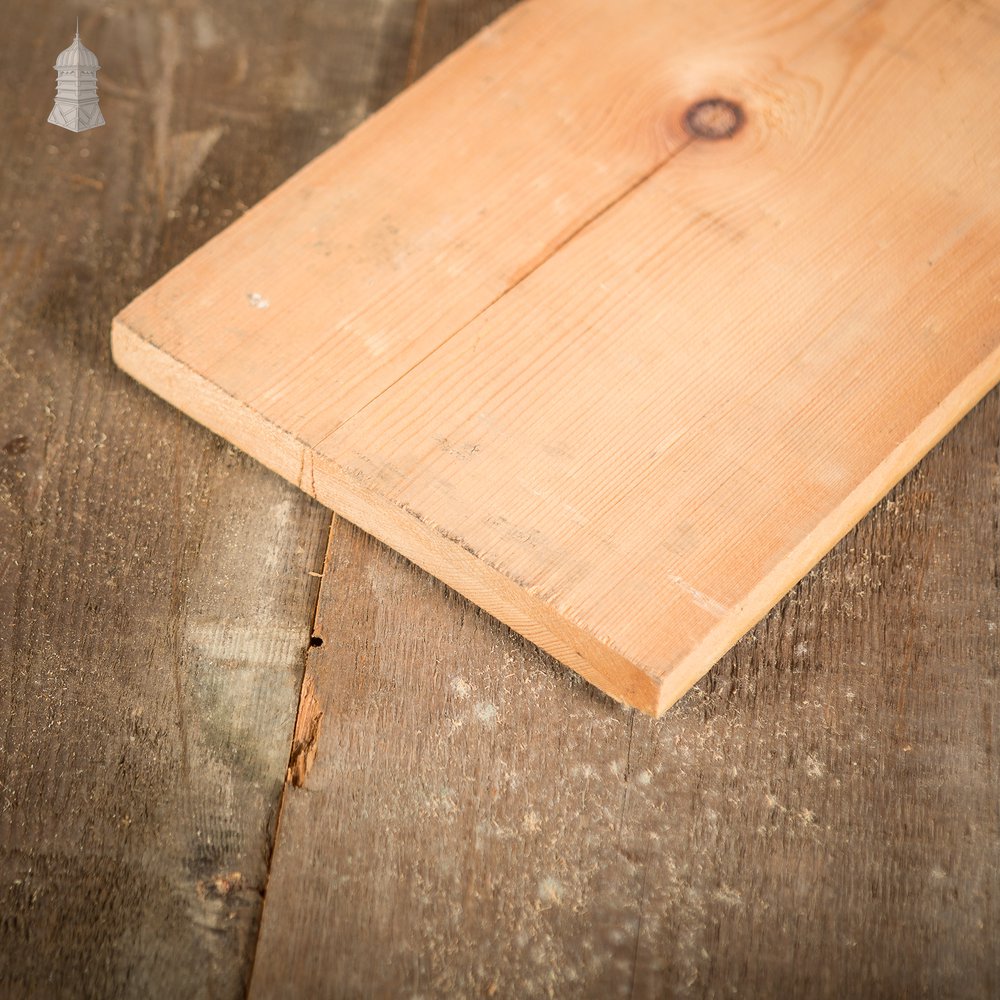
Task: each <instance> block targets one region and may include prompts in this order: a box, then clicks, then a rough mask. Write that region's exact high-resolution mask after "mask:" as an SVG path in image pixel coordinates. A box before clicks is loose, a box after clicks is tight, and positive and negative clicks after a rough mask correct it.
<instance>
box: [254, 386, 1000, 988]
mask: <svg viewBox="0 0 1000 1000" xmlns="http://www.w3.org/2000/svg"><path fill="white" fill-rule="evenodd" d="M998 427H1000V394H998V393H997V392H993V393H991V394H990V395H989V396H988V397H987V399H986V400H985V402H984V403H983V404H981V405H980V406H979V407H978V408H977V409H976V410H974V411H973V413H972V414H971V415H970V416H969V417H968V418H967V419H966V420H965V421H964V422H963V423H962V424H961V425H960V426H959V428H958V429H957V430H956V432H955V433H954V434H952V435H951V436H949V437H948V439H947V440H946V441H945V442H944V443H943V445H942V446H941V447H940V448H938V449H936V450H935V451H934V452H933V453H932V454H931V455H930V456H929V457H928V458H927V459H925V461H924V462H923V463H922V464H921V465H919V466H918V467H917V469H916V470H915V471H914V472H913V473H911V474H910V475H909V476H908V477H907V478H906V479H905V480H904V481H903V483H902V484H901V485H900V486H899V487H898V488H897V489H896V490H895V491H894V492H893V493H892V494H890V496H889V498H888V499H887V500H886V501H884V502H882V503H881V504H879V506H878V507H877V508H876V510H875V511H874V512H873V513H872V514H871V515H870V516H869V517H867V518H866V519H865V520H864V521H862V522H861V524H860V525H859V526H858V527H857V528H856V529H855V530H853V531H852V532H851V533H850V534H849V535H848V536H847V538H846V539H845V540H844V541H843V542H842V543H841V544H840V545H839V546H838V547H837V548H836V549H834V551H833V552H832V553H831V555H830V556H829V558H828V559H826V560H825V561H824V562H823V563H822V564H821V565H820V567H819V568H818V569H816V570H815V571H813V572H812V573H811V574H810V575H809V576H807V577H806V579H805V580H804V581H803V582H802V583H801V584H800V585H798V586H797V587H796V588H795V589H794V590H793V591H792V592H791V594H790V595H789V596H788V597H787V598H786V599H785V600H784V601H782V602H781V604H779V606H778V608H777V609H776V610H775V611H774V612H773V613H772V614H771V615H769V616H768V617H767V618H766V619H765V621H764V622H762V623H761V624H760V625H759V626H757V628H755V629H754V630H753V631H751V632H750V633H749V635H748V636H747V637H746V638H744V639H743V640H742V641H741V642H740V643H739V644H738V645H737V646H736V647H735V648H734V649H733V650H732V651H731V652H730V653H728V654H727V655H726V656H725V657H724V658H723V659H722V661H721V662H720V663H719V665H718V667H717V668H716V669H715V670H713V671H712V672H711V673H710V674H709V675H708V676H707V677H706V678H704V679H703V680H702V681H701V682H700V683H699V684H698V685H697V686H696V687H695V688H694V689H693V690H692V691H691V692H690V694H689V695H688V696H687V697H686V698H684V699H682V700H681V702H679V703H678V705H677V707H676V708H675V710H674V711H672V712H670V713H668V714H667V715H666V716H664V717H663V718H661V719H659V720H653V719H650V718H648V717H646V716H644V715H642V714H639V713H638V712H636V711H634V710H626V709H623V708H622V707H621V706H619V705H617V704H615V703H613V702H612V701H611V700H610V699H608V698H606V697H604V696H602V695H600V694H598V693H597V692H596V691H594V689H592V688H590V687H588V686H587V685H585V684H583V683H576V684H574V683H573V680H574V679H575V678H574V677H573V675H571V674H569V673H568V672H567V671H566V670H564V669H563V668H561V667H560V666H559V665H558V664H556V663H555V662H554V661H553V660H551V659H550V658H548V657H547V656H545V655H544V654H543V653H541V652H539V651H538V650H537V649H535V648H534V647H532V646H531V645H530V644H528V643H526V642H525V641H523V640H522V639H521V638H519V637H518V636H516V635H515V634H514V633H512V632H508V631H507V630H505V629H502V628H500V627H498V626H497V625H495V624H494V623H493V622H492V621H491V620H490V619H489V618H488V617H487V616H486V615H484V614H483V613H482V612H481V611H479V610H478V609H476V608H475V607H473V606H472V605H471V604H469V603H468V602H466V601H465V600H463V599H461V598H460V597H458V596H457V595H455V594H454V593H453V592H452V591H450V590H448V589H447V588H445V587H443V586H442V585H441V584H440V583H438V582H437V581H435V580H433V579H432V578H430V577H429V576H427V575H426V574H423V573H421V572H420V571H419V570H417V569H416V568H415V567H414V566H412V565H411V564H409V563H407V562H406V561H405V560H404V559H402V558H401V557H399V556H398V555H396V554H395V553H393V552H392V551H390V550H389V549H387V548H385V547H384V546H382V545H381V544H379V543H378V542H376V541H374V540H373V539H371V538H369V537H367V536H365V535H363V534H362V533H361V532H359V531H358V530H357V529H355V528H354V527H352V526H350V525H349V524H347V523H346V522H344V521H342V520H337V521H336V522H335V528H334V531H333V532H332V534H331V541H330V548H329V552H328V554H327V559H326V567H325V576H324V579H323V585H322V590H321V594H320V603H319V610H318V613H317V621H316V626H315V631H316V634H317V635H318V636H320V637H321V638H322V639H323V645H322V646H321V647H319V648H315V649H311V650H310V651H309V654H308V665H307V673H306V685H305V687H306V689H307V690H308V691H309V692H311V695H310V698H309V699H308V700H307V703H306V704H305V705H304V706H303V708H304V710H305V711H307V712H308V713H310V715H311V717H312V718H313V719H316V718H319V717H320V715H321V720H320V725H319V730H318V740H317V742H316V745H315V746H314V747H313V763H312V767H311V770H309V771H308V773H307V775H306V776H305V779H304V783H303V785H302V787H289V788H288V790H287V792H286V796H285V801H284V807H283V810H282V816H281V822H280V824H279V830H278V838H277V843H276V846H275V854H274V859H273V862H272V868H271V874H270V879H269V882H268V889H267V897H266V901H265V904H264V913H263V918H262V924H261V937H260V941H259V944H258V949H257V956H256V960H255V964H254V974H253V979H252V982H251V991H250V996H251V998H252V1000H267V998H270V997H278V996H303V997H305V996H308V997H330V998H334V997H338V998H339V997H390V996H391V997H418V996H419V997H454V996H462V997H474V996H488V997H512V998H514V997H517V998H520V997H561V998H575V997H580V998H590V997H609V998H610V997H630V998H647V997H648V998H657V997H674V996H678V997H723V996H740V997H743V996H746V997H758V996H759V997H772V996H794V997H811V998H815V997H829V998H838V1000H839V998H843V997H866V998H895V997H942V996H947V997H955V998H987V997H993V996H996V994H997V990H998V989H1000V938H998V936H997V933H996V929H997V927H998V926H1000V894H998V892H997V889H998V887H1000V814H998V809H997V803H998V801H1000V770H998V767H997V747H998V746H1000V713H998V711H997V705H998V701H997V684H998V670H997V664H998V663H1000V638H998V636H1000V628H998V620H1000V590H998V584H997V552H998V551H1000V530H998V518H997V516H996V512H997V510H998V505H1000V494H998V485H1000V468H998V459H1000V435H998ZM415 622H416V623H417V624H414V623H415ZM567 688H569V689H570V690H569V691H567ZM554 719H556V720H558V721H557V722H554V721H553V720H554Z"/></svg>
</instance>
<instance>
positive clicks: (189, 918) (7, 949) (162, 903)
mask: <svg viewBox="0 0 1000 1000" xmlns="http://www.w3.org/2000/svg"><path fill="white" fill-rule="evenodd" d="M77 12H78V10H77V8H70V7H67V6H66V5H65V4H62V3H55V2H50V0H38V2H33V3H31V4H6V5H4V9H3V23H4V41H3V45H4V57H3V59H0V94H2V95H3V96H4V102H3V103H4V108H5V111H4V126H3V128H4V136H3V149H4V157H3V166H2V168H0V733H2V737H0V996H2V997H4V998H5V1000H6V998H9V1000H26V998H39V1000H52V998H58V997H74V998H77V997H102V998H110V997H115V998H119V997H137V998H138V997H141V998H149V997H156V998H159V997H162V998H176V997H185V998H194V997H202V998H212V1000H218V998H227V997H240V996H243V995H244V994H245V990H246V980H247V977H248V974H249V965H250V960H251V958H252V954H253V948H254V943H255V939H256V931H257V925H258V919H259V914H260V906H261V899H262V891H263V887H264V884H265V881H266V873H267V865H268V860H269V856H270V849H271V838H272V835H273V827H274V821H275V815H276V811H277V806H278V801H279V797H280V793H281V788H282V784H283V780H284V776H285V770H286V765H287V761H288V752H289V741H290V736H291V731H292V727H293V723H294V717H295V708H296V704H297V701H298V695H299V687H300V679H301V670H302V656H303V651H304V649H305V648H306V646H307V644H308V640H309V634H310V632H309V630H310V625H311V620H312V615H313V608H314V602H315V595H316V586H317V579H316V577H315V576H310V575H309V574H310V572H318V571H319V569H320V567H321V563H322V557H323V549H324V546H325V542H326V537H327V527H328V524H329V515H328V513H327V512H326V511H325V510H323V509H322V508H321V507H320V506H319V505H317V504H315V503H312V502H311V501H309V500H307V498H305V497H304V496H302V494H300V493H299V492H298V491H296V490H294V489H293V488H292V487H291V486H289V485H287V484H286V483H284V482H282V481H281V480H279V479H277V478H276V477H274V476H272V475H270V474H269V473H267V472H266V471H265V470H264V469H262V468H261V467H260V466H259V465H257V464H256V463H254V462H251V461H249V460H248V459H247V458H246V457H245V456H243V455H241V454H240V453H238V452H237V451H235V450H234V449H233V448H231V447H229V446H227V445H226V444H225V443H224V442H221V441H220V440H218V439H217V438H214V437H213V436H212V435H210V434H207V433H205V432H204V431H203V430H201V429H199V428H197V427H196V426H195V425H193V424H192V423H190V422H189V421H188V420H186V419H184V418H183V417H180V416H179V414H178V413H177V412H176V411H175V410H173V409H172V408H171V407H168V406H166V405H164V404H163V403H162V401H160V400H158V399H156V398H155V397H153V396H151V395H150V394H148V393H146V392H145V391H143V390H141V389H139V388H138V387H137V386H136V385H135V383H134V382H132V381H131V380H130V379H127V378H125V377H123V376H122V375H121V373H120V372H118V371H117V369H115V367H114V366H113V365H112V363H111V358H110V355H109V351H108V345H107V327H108V324H109V323H110V322H111V317H112V316H113V315H114V314H115V313H116V312H117V311H118V310H119V309H121V307H122V306H123V305H124V304H125V303H126V302H127V301H128V300H129V299H130V298H132V297H134V296H135V294H136V293H137V292H138V291H139V290H140V289H141V288H142V287H144V286H146V285H148V284H149V282H150V281H152V280H154V279H155V278H157V277H158V276H159V275H161V274H162V273H163V271H164V270H166V269H167V268H168V267H170V266H173V265H174V264H176V263H177V262H178V261H180V260H182V259H183V258H184V257H185V256H186V255H187V254H188V253H190V252H191V251H192V250H193V249H194V248H196V247H197V246H198V245H199V244H201V243H202V242H204V240H205V239H207V238H208V237H209V236H211V235H212V234H213V233H215V232H217V231H218V230H219V229H221V228H222V227H224V226H225V225H226V224H227V222H229V221H230V220H231V219H232V218H234V217H235V216H237V215H239V214H240V213H241V212H242V211H243V210H245V207H246V205H247V204H250V203H253V202H254V201H256V200H258V199H259V198H260V197H261V196H262V195H263V194H264V193H266V192H267V191H268V190H270V189H271V188H273V187H274V186H275V185H276V184H277V183H278V182H279V181H281V180H282V179H284V178H285V177H286V176H287V175H288V174H289V173H290V172H292V171H293V170H295V169H296V168H297V167H299V166H300V165H301V164H302V163H304V162H306V161H308V160H309V158H310V157H312V156H314V155H315V154H316V153H317V152H319V150H320V149H322V148H323V147H325V146H326V145H328V144H329V142H330V141H332V140H333V139H335V138H336V137H337V136H338V135H339V134H341V133H342V132H343V131H344V130H345V129H347V128H348V127H350V126H352V125H353V124H354V123H356V121H357V120H358V119H359V118H361V117H363V116H364V115H365V114H366V113H368V112H369V111H370V110H371V109H372V108H374V107H376V106H378V104H380V103H382V102H383V101H384V100H385V99H386V98H387V97H389V96H390V95H391V93H392V92H393V91H394V90H395V89H397V88H398V87H399V86H401V85H402V83H403V82H404V78H405V66H406V59H407V54H408V51H409V45H410V38H411V36H412V29H413V20H414V13H415V11H414V5H413V4H411V3H406V2H400V3H395V2H384V3H377V2H357V3H347V2H338V3H337V4H335V5H334V4H330V5H322V4H313V5H310V6H309V9H308V10H305V9H304V8H303V9H297V8H296V9H293V8H287V9H286V8H285V7H284V6H279V5H274V4H268V3H258V2H254V3H244V2H239V3H237V2H230V0H218V2H213V3H189V4H184V5H177V4H170V3H146V4H142V5H138V6H136V5H134V4H133V5H124V6H123V5H120V4H118V5H105V6H103V7H97V6H91V7H84V8H80V9H79V13H80V15H81V17H80V29H81V33H82V36H83V37H84V39H85V40H86V42H87V43H88V45H90V46H92V47H93V49H94V51H95V52H97V53H98V54H99V57H100V59H101V63H102V65H103V67H104V68H103V69H102V72H101V75H100V80H99V82H100V87H101V90H100V93H101V105H102V108H103V110H104V114H105V116H106V118H107V121H108V125H107V128H104V129H100V130H98V131H96V132H88V133H86V134H85V135H82V136H77V135H73V134H70V133H67V132H64V131H63V130H60V129H56V128H53V127H52V126H50V125H47V124H46V123H45V117H46V115H47V113H48V109H49V108H50V107H51V101H52V95H53V93H54V86H55V77H54V73H53V72H52V70H51V65H52V63H53V61H54V57H55V55H56V54H57V53H58V52H59V51H60V50H61V49H62V48H64V47H65V45H66V44H67V43H68V41H69V40H70V39H71V38H72V33H73V27H74V18H75V16H76V13H77ZM251 74H252V75H251Z"/></svg>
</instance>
